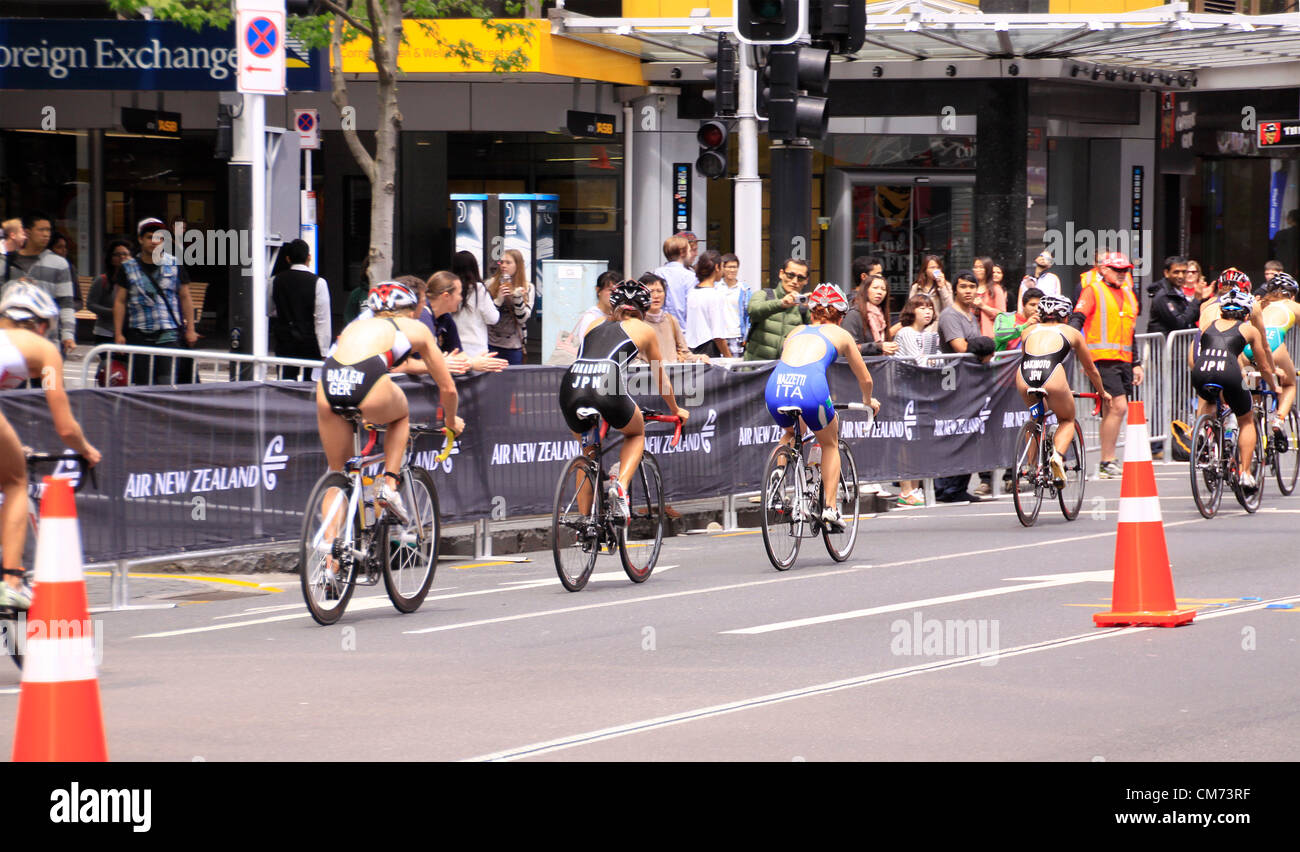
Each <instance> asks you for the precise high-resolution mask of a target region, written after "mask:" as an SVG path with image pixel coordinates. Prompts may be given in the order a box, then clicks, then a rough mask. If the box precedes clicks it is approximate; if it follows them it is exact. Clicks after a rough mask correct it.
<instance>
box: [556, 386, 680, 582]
mask: <svg viewBox="0 0 1300 852" xmlns="http://www.w3.org/2000/svg"><path fill="white" fill-rule="evenodd" d="M577 415H578V419H579V420H581V421H582V422H583V424H584V425H586V426H587V427H588V428H587V429H586V431H585V432H584V434H583V440H582V448H583V453H581V454H579V455H577V456H575V457H573V458H572V459H570V460H569V463H568V464H566V465H565V466H564V472H563V473H561V474H560V480H559V482H557V483H556V485H555V503H554V506H553V508H552V511H551V551H552V553H553V554H554V556H555V573H556V574H558V575H559V577H560V582H561V583H563V584H564V588H566V589H568V590H569V591H571V592H577V591H581V590H582V588H583V587H584V586H586V585H587V580H589V579H590V578H591V571H592V569H593V568H594V567H595V565H596V557H597V556H598V555H599V554H601V553H613V552H614V550H615V549H617V550H618V555H619V558H620V559H621V560H622V562H623V571H624V572H625V573H626V574H627V577H628V579H629V580H631V581H632V582H633V583H644V582H645V581H646V580H648V579H649V578H650V572H652V571H654V568H655V563H656V562H658V560H659V548H660V547H661V546H662V544H663V539H664V487H663V477H662V476H661V475H660V473H659V462H658V461H657V460H656V459H655V457H654V453H652V452H650V450H648V449H647V450H645V451H644V453H643V454H642V456H641V464H640V465H639V466H638V468H637V472H636V474H635V475H634V476H633V477H632V487H631V488H629V489H628V510H629V512H630V521H629V522H624V521H623V519H621V518H618V517H617V516H615V515H614V507H613V506H612V505H610V501H609V498H608V497H607V495H606V494H605V487H604V486H605V485H606V484H607V483H608V479H607V478H606V472H605V460H604V455H603V450H602V448H601V441H602V439H603V438H604V437H605V433H606V431H608V429H609V424H608V423H606V422H605V421H604V420H603V419H602V418H601V416H600V412H599V411H597V410H596V409H594V408H590V407H586V406H584V407H582V408H579V409H578V411H577ZM641 416H642V417H643V418H645V421H646V422H647V423H650V422H656V423H672V424H674V425H675V427H676V429H675V431H674V432H673V439H672V446H674V447H675V446H677V443H678V442H679V441H681V439H682V421H681V418H680V417H677V416H676V415H675V414H663V413H661V412H658V411H652V410H651V409H648V408H643V409H641ZM598 486H599V487H598ZM638 535H639V536H641V537H642V538H643V539H644V540H642V541H636V542H635V543H634V542H632V541H629V539H632V538H634V537H636V536H638Z"/></svg>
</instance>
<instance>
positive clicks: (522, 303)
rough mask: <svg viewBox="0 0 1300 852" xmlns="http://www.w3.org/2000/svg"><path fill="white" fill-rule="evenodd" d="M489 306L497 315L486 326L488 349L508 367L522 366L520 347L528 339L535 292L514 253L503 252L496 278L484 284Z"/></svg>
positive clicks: (518, 254) (524, 266) (521, 258)
mask: <svg viewBox="0 0 1300 852" xmlns="http://www.w3.org/2000/svg"><path fill="white" fill-rule="evenodd" d="M487 289H488V293H489V294H490V295H491V296H492V302H493V304H495V305H496V306H497V309H498V311H499V312H500V318H499V319H498V320H497V322H495V323H493V324H492V325H490V326H488V346H490V347H491V348H492V349H495V350H496V351H497V353H498V354H499V355H500V356H501V357H502V358H504V359H505V360H506V362H507V363H510V364H522V363H524V343H525V341H526V340H527V339H528V326H527V323H528V318H529V317H530V316H532V315H533V300H534V299H535V298H536V291H535V290H534V288H533V285H532V283H531V282H529V280H528V264H527V263H525V262H524V256H523V254H522V253H521V252H519V251H518V250H517V249H506V251H505V253H504V254H503V255H502V256H501V264H500V266H498V267H497V274H496V275H494V276H493V277H492V280H491V281H489V282H488V284H487Z"/></svg>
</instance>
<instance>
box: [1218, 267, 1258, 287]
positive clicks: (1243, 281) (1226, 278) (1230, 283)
mask: <svg viewBox="0 0 1300 852" xmlns="http://www.w3.org/2000/svg"><path fill="white" fill-rule="evenodd" d="M1214 283H1215V286H1216V287H1217V288H1218V289H1219V290H1225V289H1227V288H1229V287H1235V288H1237V289H1238V290H1243V291H1245V292H1247V293H1249V292H1250V276H1249V275H1247V274H1246V273H1244V272H1242V271H1241V270H1240V269H1238V268H1237V267H1235V266H1229V267H1228V268H1227V269H1225V270H1223V274H1221V275H1220V276H1219V280H1217V281H1215V282H1214Z"/></svg>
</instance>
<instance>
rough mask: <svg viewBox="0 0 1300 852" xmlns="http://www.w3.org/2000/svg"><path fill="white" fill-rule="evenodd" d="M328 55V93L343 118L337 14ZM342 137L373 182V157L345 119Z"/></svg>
mask: <svg viewBox="0 0 1300 852" xmlns="http://www.w3.org/2000/svg"><path fill="white" fill-rule="evenodd" d="M330 56H331V57H332V59H333V61H332V62H331V63H330V80H331V82H332V83H333V88H334V91H333V92H331V93H330V100H331V101H333V102H334V106H335V107H337V108H338V111H339V117H340V118H343V116H344V111H345V110H346V109H347V106H348V84H347V80H346V78H344V76H343V21H342V16H339V15H336V16H335V18H334V23H333V24H332V25H331V26H330ZM343 138H344V140H346V141H347V143H348V150H350V151H351V152H352V156H353V158H354V159H356V161H357V165H359V166H361V170H362V171H363V172H365V173H366V178H367V179H368V180H369V181H370V182H371V183H372V184H373V183H374V182H375V176H376V174H377V172H376V170H375V159H374V157H371V156H370V152H369V151H367V150H366V148H365V146H364V145H362V144H361V138H360V137H359V136H357V131H356V128H355V126H353V127H349V126H348V123H347V121H344V122H343Z"/></svg>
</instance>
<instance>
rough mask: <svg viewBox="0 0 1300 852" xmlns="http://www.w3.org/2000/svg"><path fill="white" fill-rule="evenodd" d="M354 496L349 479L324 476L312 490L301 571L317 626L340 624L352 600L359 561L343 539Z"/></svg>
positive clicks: (301, 548) (304, 593)
mask: <svg viewBox="0 0 1300 852" xmlns="http://www.w3.org/2000/svg"><path fill="white" fill-rule="evenodd" d="M351 494H352V483H351V481H350V480H349V479H348V478H347V477H346V476H344V475H343V474H341V473H327V474H325V475H324V476H322V477H321V478H320V479H319V480H318V481H317V482H316V487H315V488H313V489H312V492H311V497H309V498H308V500H307V514H306V515H305V516H304V517H303V519H302V539H301V540H300V541H299V544H298V570H299V572H300V575H301V577H300V578H301V580H302V596H303V599H304V600H305V601H306V602H307V610H308V611H309V612H310V613H311V617H312V618H314V619H316V623H317V624H333V623H334V622H336V621H338V620H339V617H340V616H342V615H343V610H345V609H346V608H347V605H348V601H349V600H350V599H351V598H352V590H353V588H354V587H353V585H352V577H353V574H354V573H355V572H356V560H355V559H354V558H353V557H352V555H351V549H352V542H351V541H349V540H345V539H344V538H343V531H344V529H345V528H346V526H347V514H348V501H349V498H350V497H351Z"/></svg>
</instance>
